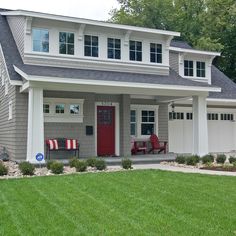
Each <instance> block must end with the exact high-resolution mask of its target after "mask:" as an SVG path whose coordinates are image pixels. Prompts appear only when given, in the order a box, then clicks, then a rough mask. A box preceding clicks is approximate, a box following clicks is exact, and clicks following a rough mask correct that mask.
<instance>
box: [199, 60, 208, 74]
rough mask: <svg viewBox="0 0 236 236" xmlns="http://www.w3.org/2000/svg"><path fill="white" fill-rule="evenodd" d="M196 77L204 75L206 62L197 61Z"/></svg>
mask: <svg viewBox="0 0 236 236" xmlns="http://www.w3.org/2000/svg"><path fill="white" fill-rule="evenodd" d="M197 77H206V63H205V62H201V61H197Z"/></svg>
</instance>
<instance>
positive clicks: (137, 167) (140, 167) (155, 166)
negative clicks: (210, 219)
mask: <svg viewBox="0 0 236 236" xmlns="http://www.w3.org/2000/svg"><path fill="white" fill-rule="evenodd" d="M110 167H112V168H114V169H115V168H120V167H119V166H110ZM133 168H134V170H147V169H153V170H154V169H155V170H167V171H174V172H182V173H195V174H207V175H226V176H236V172H228V171H213V170H200V169H198V168H188V167H177V166H169V165H162V164H145V165H133Z"/></svg>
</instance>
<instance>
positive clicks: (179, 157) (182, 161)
mask: <svg viewBox="0 0 236 236" xmlns="http://www.w3.org/2000/svg"><path fill="white" fill-rule="evenodd" d="M185 160H186V157H185V156H177V157H176V159H175V161H176V162H177V163H178V164H184V163H185Z"/></svg>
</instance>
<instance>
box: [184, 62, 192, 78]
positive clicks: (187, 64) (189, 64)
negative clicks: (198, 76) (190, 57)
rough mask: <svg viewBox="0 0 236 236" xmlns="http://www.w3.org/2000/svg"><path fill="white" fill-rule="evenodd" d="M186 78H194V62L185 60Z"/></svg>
mask: <svg viewBox="0 0 236 236" xmlns="http://www.w3.org/2000/svg"><path fill="white" fill-rule="evenodd" d="M184 76H193V61H187V60H184Z"/></svg>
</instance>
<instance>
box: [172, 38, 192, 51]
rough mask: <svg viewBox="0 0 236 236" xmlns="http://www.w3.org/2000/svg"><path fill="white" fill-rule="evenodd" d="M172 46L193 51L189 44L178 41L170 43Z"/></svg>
mask: <svg viewBox="0 0 236 236" xmlns="http://www.w3.org/2000/svg"><path fill="white" fill-rule="evenodd" d="M170 46H171V47H176V48H184V49H193V48H192V47H191V46H190V45H189V44H188V43H187V42H185V41H178V40H172V41H171V42H170Z"/></svg>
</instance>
